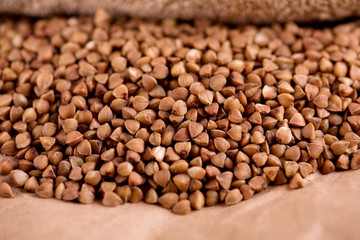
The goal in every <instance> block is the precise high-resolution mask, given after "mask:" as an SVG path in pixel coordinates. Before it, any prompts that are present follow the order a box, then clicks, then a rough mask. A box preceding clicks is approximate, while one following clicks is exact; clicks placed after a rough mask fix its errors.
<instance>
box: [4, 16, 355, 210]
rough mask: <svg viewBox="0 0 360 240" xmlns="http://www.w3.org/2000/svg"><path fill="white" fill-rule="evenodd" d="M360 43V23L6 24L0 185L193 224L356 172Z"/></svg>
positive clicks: (103, 20) (101, 20)
mask: <svg viewBox="0 0 360 240" xmlns="http://www.w3.org/2000/svg"><path fill="white" fill-rule="evenodd" d="M359 39H360V24H359V22H350V23H347V24H343V25H338V26H334V27H332V28H323V29H312V28H307V27H298V26H297V25H295V24H294V23H288V24H286V25H285V26H280V25H272V26H271V27H261V28H257V27H255V26H243V27H236V28H230V27H227V26H224V25H215V24H211V23H210V22H207V21H200V20H196V21H194V22H193V24H191V23H177V22H176V21H175V20H164V21H162V22H161V23H159V22H153V21H145V20H137V19H126V18H120V19H116V20H114V21H111V18H110V16H109V15H108V14H107V13H106V12H105V11H104V10H99V11H98V12H97V13H96V15H95V16H94V18H93V19H92V18H88V17H78V18H73V17H72V18H60V17H54V18H50V19H40V20H36V21H31V20H28V19H20V20H15V19H13V18H6V19H2V21H1V23H0V76H1V80H0V93H1V95H0V131H1V133H0V146H1V149H0V152H1V153H2V154H4V155H6V157H5V158H4V159H3V160H2V161H1V162H0V173H1V174H2V175H7V174H10V179H11V184H13V185H14V186H16V187H23V188H24V189H25V190H26V191H28V192H34V193H35V194H36V195H37V196H39V197H42V198H51V197H55V198H57V199H62V200H65V201H79V202H80V203H85V204H86V203H91V202H93V201H94V199H95V198H100V199H102V203H103V204H104V205H106V206H116V205H119V204H122V203H125V202H131V203H136V202H139V201H141V200H143V201H145V202H147V203H152V204H155V203H159V204H160V205H161V206H163V207H165V208H168V209H172V211H173V212H175V213H178V214H187V213H189V212H190V211H191V210H192V209H195V210H198V209H201V208H202V207H204V206H205V205H206V206H212V205H216V204H220V203H225V204H226V205H232V204H236V203H238V202H240V201H242V200H246V199H249V198H251V197H252V196H253V195H254V194H255V193H257V192H260V191H262V190H264V189H265V188H267V187H268V186H269V185H271V184H284V183H289V187H290V188H300V187H304V186H305V182H304V180H303V179H304V178H306V177H307V176H308V175H309V174H311V173H313V172H315V171H317V169H319V170H320V171H321V172H322V173H324V174H327V173H330V172H333V171H334V170H335V169H340V170H345V169H358V168H359V167H360V149H359V150H358V146H359V143H360V137H359V133H360V130H359V129H360V115H359V114H360V98H358V91H359V90H360V59H359V52H360V45H359ZM12 156H14V157H15V161H13V157H12ZM0 196H3V197H12V196H13V193H12V190H11V187H10V185H9V184H8V183H7V182H5V181H3V182H2V183H1V185H0Z"/></svg>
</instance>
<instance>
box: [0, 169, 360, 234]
mask: <svg viewBox="0 0 360 240" xmlns="http://www.w3.org/2000/svg"><path fill="white" fill-rule="evenodd" d="M307 183H308V186H307V187H305V188H303V189H298V190H289V189H288V186H287V185H284V186H273V187H270V188H269V189H267V190H265V191H264V192H262V193H259V194H256V195H255V196H254V197H253V198H252V199H250V200H247V201H243V202H241V203H239V204H237V205H234V206H216V207H206V208H204V209H202V210H200V211H194V212H192V213H191V214H189V215H186V216H178V215H175V214H173V213H172V212H171V211H169V210H167V209H163V208H162V207H159V206H153V205H149V204H145V203H138V204H130V203H127V204H125V205H120V206H117V207H115V208H108V207H104V206H102V205H101V204H100V203H98V202H96V203H93V204H90V205H82V204H78V203H72V202H71V203H70V202H64V201H59V200H56V199H40V198H38V197H36V196H35V195H34V194H30V193H23V192H21V190H19V189H13V190H14V193H15V198H13V199H4V198H3V199H0V239H1V240H3V239H6V240H8V239H9V240H10V239H11V240H12V239H27V240H32V239H34V240H35V239H36V240H38V239H67V240H72V239H88V240H92V239H172V240H177V239H259V238H261V239H306V240H311V239H359V236H360V227H359V222H360V171H346V172H335V173H332V174H329V175H321V174H319V173H317V174H312V175H310V176H309V177H308V178H307Z"/></svg>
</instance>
